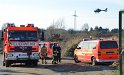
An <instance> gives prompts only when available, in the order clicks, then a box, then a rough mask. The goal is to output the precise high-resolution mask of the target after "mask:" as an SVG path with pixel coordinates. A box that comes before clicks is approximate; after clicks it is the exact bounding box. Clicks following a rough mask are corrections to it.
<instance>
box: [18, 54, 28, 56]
mask: <svg viewBox="0 0 124 75" xmlns="http://www.w3.org/2000/svg"><path fill="white" fill-rule="evenodd" d="M19 56H27V54H19Z"/></svg>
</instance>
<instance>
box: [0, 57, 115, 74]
mask: <svg viewBox="0 0 124 75" xmlns="http://www.w3.org/2000/svg"><path fill="white" fill-rule="evenodd" d="M47 62H48V64H41V60H40V62H39V63H38V66H36V67H33V66H25V65H24V64H14V65H12V67H7V68H6V67H3V66H2V61H1V58H0V75H116V70H115V68H114V67H111V66H109V65H98V66H91V65H90V64H84V63H78V64H77V63H74V61H73V60H68V59H63V60H62V63H59V64H56V65H53V64H51V60H48V61H47Z"/></svg>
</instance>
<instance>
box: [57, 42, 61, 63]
mask: <svg viewBox="0 0 124 75" xmlns="http://www.w3.org/2000/svg"><path fill="white" fill-rule="evenodd" d="M56 48H57V62H59V63H61V47H60V46H59V44H57V46H56Z"/></svg>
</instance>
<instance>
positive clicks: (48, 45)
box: [39, 41, 58, 58]
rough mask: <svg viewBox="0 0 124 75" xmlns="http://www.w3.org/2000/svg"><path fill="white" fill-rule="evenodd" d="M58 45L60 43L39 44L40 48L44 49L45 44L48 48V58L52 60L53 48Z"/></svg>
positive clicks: (43, 42)
mask: <svg viewBox="0 0 124 75" xmlns="http://www.w3.org/2000/svg"><path fill="white" fill-rule="evenodd" d="M54 43H56V44H58V42H46V41H41V42H40V43H39V45H40V48H42V47H43V45H44V44H45V46H46V48H47V57H48V58H52V56H53V50H52V47H53V44H54Z"/></svg>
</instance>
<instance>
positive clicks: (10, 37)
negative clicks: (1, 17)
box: [2, 23, 39, 67]
mask: <svg viewBox="0 0 124 75" xmlns="http://www.w3.org/2000/svg"><path fill="white" fill-rule="evenodd" d="M2 37H3V66H6V67H9V66H10V65H11V64H13V63H25V64H26V65H34V66H37V64H38V61H39V44H38V28H37V27H34V24H28V25H27V26H25V25H20V26H19V27H16V26H15V24H14V23H6V24H4V25H3V27H2Z"/></svg>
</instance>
